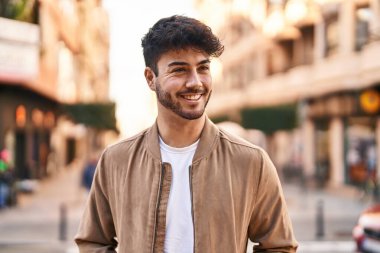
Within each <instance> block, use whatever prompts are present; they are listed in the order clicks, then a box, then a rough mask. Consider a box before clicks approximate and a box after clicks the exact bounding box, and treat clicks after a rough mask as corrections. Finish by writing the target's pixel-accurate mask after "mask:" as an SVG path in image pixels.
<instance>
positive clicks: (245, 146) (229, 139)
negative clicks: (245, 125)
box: [218, 127, 265, 154]
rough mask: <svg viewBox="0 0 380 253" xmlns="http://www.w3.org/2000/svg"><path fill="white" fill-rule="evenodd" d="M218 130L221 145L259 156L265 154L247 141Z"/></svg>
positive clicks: (220, 129) (221, 129) (223, 130)
mask: <svg viewBox="0 0 380 253" xmlns="http://www.w3.org/2000/svg"><path fill="white" fill-rule="evenodd" d="M218 128H219V138H220V140H221V143H222V144H225V145H229V146H230V147H231V148H237V149H239V151H240V152H244V151H246V152H248V153H256V154H261V153H262V152H265V151H264V150H263V149H262V148H261V147H259V146H257V145H255V144H253V143H251V142H249V141H247V140H246V139H244V138H242V137H240V136H238V135H236V134H234V133H231V132H228V131H227V130H225V129H223V128H221V127H218Z"/></svg>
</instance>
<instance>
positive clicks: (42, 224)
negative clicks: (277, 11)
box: [0, 166, 370, 253]
mask: <svg viewBox="0 0 380 253" xmlns="http://www.w3.org/2000/svg"><path fill="white" fill-rule="evenodd" d="M79 178H80V170H79V169H78V168H76V167H75V166H73V167H72V168H67V169H65V170H64V171H62V172H61V173H60V174H58V175H56V176H55V177H53V178H48V179H45V180H43V181H42V182H40V184H39V187H38V189H37V191H36V192H35V193H34V194H31V195H25V196H21V197H20V200H19V205H18V206H17V207H13V208H9V209H6V210H2V211H1V212H0V253H23V252H31V253H33V252H36V253H37V252H38V253H44V252H56V253H77V252H78V251H77V249H76V247H75V245H74V243H73V237H74V235H75V232H76V228H77V226H78V222H79V219H80V216H81V213H82V210H83V204H84V202H85V199H86V192H85V191H84V189H82V188H80V183H79V182H80V180H79ZM284 192H285V196H286V199H287V203H288V207H289V212H290V216H291V219H292V221H293V226H294V230H295V233H296V237H297V239H298V240H299V242H300V248H299V250H298V252H329V253H334V252H346V253H347V252H354V251H355V244H354V242H353V241H352V239H351V230H352V228H353V226H354V225H355V223H356V220H357V217H358V215H359V213H360V212H361V211H362V209H363V208H365V207H366V206H368V205H369V204H370V202H369V200H365V201H364V200H361V199H360V195H359V193H358V192H355V191H353V190H350V189H339V190H338V189H335V190H333V189H327V190H319V191H316V190H310V189H302V188H300V187H299V186H297V185H293V184H286V185H284ZM320 201H323V221H324V229H322V231H321V229H319V230H320V231H318V227H317V225H316V224H317V206H318V203H319V202H320ZM62 204H64V205H65V206H66V214H67V227H66V229H65V228H64V227H63V228H62V225H61V227H60V213H61V211H60V210H61V208H62ZM319 220H321V218H320V219H319ZM61 224H62V223H61ZM60 231H61V232H60ZM317 232H319V233H322V232H323V234H324V235H323V236H320V237H317V236H316V234H317ZM62 236H66V240H64V238H60V237H62ZM248 248H249V249H248V251H247V252H252V249H251V244H249V245H248Z"/></svg>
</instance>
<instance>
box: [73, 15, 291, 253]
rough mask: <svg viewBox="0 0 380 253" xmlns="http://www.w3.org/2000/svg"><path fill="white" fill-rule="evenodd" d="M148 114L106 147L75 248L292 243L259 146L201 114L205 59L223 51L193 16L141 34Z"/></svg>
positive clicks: (125, 252) (270, 248) (171, 249)
mask: <svg viewBox="0 0 380 253" xmlns="http://www.w3.org/2000/svg"><path fill="white" fill-rule="evenodd" d="M142 47H143V51H144V58H145V63H146V69H145V72H144V74H145V77H146V81H147V83H148V85H149V87H150V89H151V90H153V91H154V92H155V93H156V95H157V101H158V103H157V105H158V117H157V121H156V123H155V124H154V125H153V126H152V127H151V128H149V129H147V130H145V131H143V132H142V133H140V134H138V135H137V136H135V137H132V138H129V139H127V140H124V141H122V142H120V143H118V144H116V145H113V146H111V147H109V148H107V149H106V150H105V151H104V153H103V155H102V158H101V159H100V162H99V163H98V166H97V169H96V173H95V179H94V183H93V186H92V189H91V192H90V196H89V201H88V204H87V207H86V210H85V213H84V216H83V219H82V221H81V225H80V228H79V232H78V235H77V237H76V242H77V244H78V246H79V248H80V252H115V248H116V247H118V252H121V253H134V252H136V253H137V252H138V253H145V252H146V253H148V252H149V253H151V252H154V253H156V252H160V253H161V252H165V253H190V252H191V253H193V252H196V253H198V252H199V253H213V252H215V253H221V252H222V253H243V252H246V247H247V241H248V239H250V240H252V241H254V242H256V243H257V246H255V247H254V250H255V251H258V252H295V250H296V248H297V242H296V241H295V238H294V236H293V232H292V227H291V223H290V220H289V217H288V214H287V210H286V204H285V200H284V196H283V193H282V190H281V186H280V182H279V179H278V177H277V174H276V169H275V168H274V166H273V164H272V163H271V161H270V159H269V157H268V155H267V154H266V153H265V152H264V151H263V150H261V149H260V148H258V147H256V146H254V145H252V144H250V143H248V142H245V141H243V140H241V139H239V138H237V137H234V136H232V135H230V134H228V133H226V132H224V131H222V130H219V129H218V128H217V127H216V126H215V125H214V124H213V123H212V122H211V121H210V120H209V119H208V118H207V116H206V115H205V113H204V111H205V107H206V105H207V102H208V100H209V98H210V95H211V91H212V83H211V74H210V59H211V57H218V56H219V55H220V54H221V53H222V52H223V46H222V45H221V43H220V41H219V39H218V38H217V37H215V35H214V34H213V33H212V31H211V29H210V28H209V27H207V26H206V25H204V24H203V23H201V22H199V21H198V20H195V19H192V18H188V17H183V16H172V17H168V18H163V19H161V20H159V21H158V22H157V23H156V24H155V25H154V26H153V27H152V28H151V29H150V30H149V32H148V33H147V34H146V35H145V36H144V38H143V40H142Z"/></svg>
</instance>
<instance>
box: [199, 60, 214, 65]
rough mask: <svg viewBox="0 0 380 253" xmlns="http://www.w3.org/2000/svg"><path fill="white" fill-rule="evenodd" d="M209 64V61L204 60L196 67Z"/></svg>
mask: <svg viewBox="0 0 380 253" xmlns="http://www.w3.org/2000/svg"><path fill="white" fill-rule="evenodd" d="M210 62H211V61H210V59H206V60H203V61H201V62H199V63H198V64H197V65H202V64H208V63H210Z"/></svg>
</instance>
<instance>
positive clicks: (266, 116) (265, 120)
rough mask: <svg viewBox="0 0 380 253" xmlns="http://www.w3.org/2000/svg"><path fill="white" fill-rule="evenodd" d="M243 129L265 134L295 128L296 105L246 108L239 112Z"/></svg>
mask: <svg viewBox="0 0 380 253" xmlns="http://www.w3.org/2000/svg"><path fill="white" fill-rule="evenodd" d="M241 116H242V117H241V118H242V126H243V127H244V128H251V129H259V130H262V131H263V132H265V133H266V134H272V133H274V132H275V131H278V130H291V129H293V128H295V127H297V105H296V104H290V105H282V106H274V107H261V108H254V109H252V108H248V109H243V110H242V111H241Z"/></svg>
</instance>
